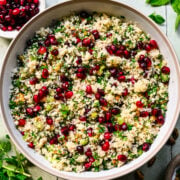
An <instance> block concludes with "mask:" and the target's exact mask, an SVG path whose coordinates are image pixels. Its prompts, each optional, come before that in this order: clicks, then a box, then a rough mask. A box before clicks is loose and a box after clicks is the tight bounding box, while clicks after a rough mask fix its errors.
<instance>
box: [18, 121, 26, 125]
mask: <svg viewBox="0 0 180 180" xmlns="http://www.w3.org/2000/svg"><path fill="white" fill-rule="evenodd" d="M25 124H26V120H25V119H19V121H18V126H24V125H25Z"/></svg>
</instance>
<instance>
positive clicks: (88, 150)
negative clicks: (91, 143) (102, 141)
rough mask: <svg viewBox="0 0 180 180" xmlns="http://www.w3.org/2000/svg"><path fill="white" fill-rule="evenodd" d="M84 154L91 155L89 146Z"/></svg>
mask: <svg viewBox="0 0 180 180" xmlns="http://www.w3.org/2000/svg"><path fill="white" fill-rule="evenodd" d="M85 155H86V156H88V157H90V156H92V151H91V148H88V149H87V150H86V152H85Z"/></svg>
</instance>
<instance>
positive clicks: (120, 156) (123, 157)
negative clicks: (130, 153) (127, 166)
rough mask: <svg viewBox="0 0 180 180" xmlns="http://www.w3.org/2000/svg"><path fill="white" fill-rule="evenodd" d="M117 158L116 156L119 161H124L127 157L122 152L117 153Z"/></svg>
mask: <svg viewBox="0 0 180 180" xmlns="http://www.w3.org/2000/svg"><path fill="white" fill-rule="evenodd" d="M117 158H118V160H119V161H122V162H126V161H127V157H126V156H125V155H123V154H120V155H118V157H117Z"/></svg>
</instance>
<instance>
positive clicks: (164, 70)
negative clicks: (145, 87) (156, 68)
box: [161, 66, 170, 74]
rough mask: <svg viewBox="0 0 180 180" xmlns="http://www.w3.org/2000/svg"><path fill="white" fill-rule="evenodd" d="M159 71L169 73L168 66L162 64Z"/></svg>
mask: <svg viewBox="0 0 180 180" xmlns="http://www.w3.org/2000/svg"><path fill="white" fill-rule="evenodd" d="M161 72H162V73H164V74H169V73H170V68H169V67H167V66H163V67H162V69H161Z"/></svg>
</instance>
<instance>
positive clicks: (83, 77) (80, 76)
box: [76, 73, 86, 79]
mask: <svg viewBox="0 0 180 180" xmlns="http://www.w3.org/2000/svg"><path fill="white" fill-rule="evenodd" d="M76 77H77V78H79V79H85V78H86V75H85V74H83V73H77V74H76Z"/></svg>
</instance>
